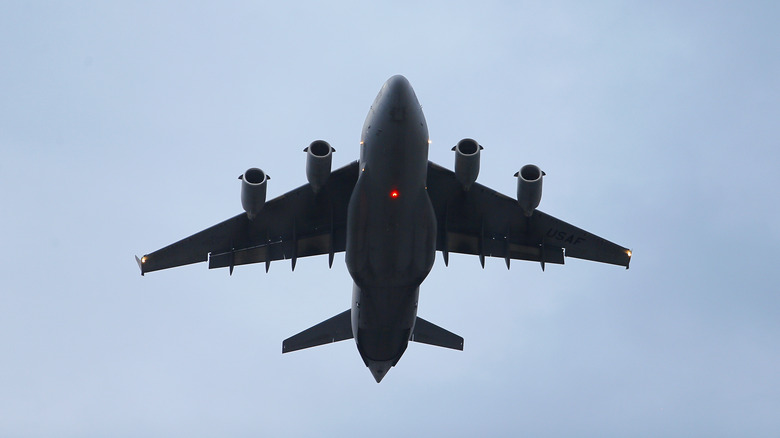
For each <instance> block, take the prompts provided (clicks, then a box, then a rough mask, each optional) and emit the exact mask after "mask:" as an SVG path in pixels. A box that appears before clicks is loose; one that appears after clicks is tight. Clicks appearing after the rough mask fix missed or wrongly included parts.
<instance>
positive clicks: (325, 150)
mask: <svg viewBox="0 0 780 438" xmlns="http://www.w3.org/2000/svg"><path fill="white" fill-rule="evenodd" d="M303 151H304V152H306V179H307V180H309V184H310V185H311V188H312V190H314V193H318V192H319V191H320V189H321V188H322V187H323V186H324V185H325V183H326V182H328V177H329V176H330V168H331V165H332V163H333V152H336V149H334V148H333V147H331V145H330V144H329V143H328V142H327V141H324V140H315V141H313V142H312V143H311V144H310V145H309V147H307V148H306V149H304V150H303Z"/></svg>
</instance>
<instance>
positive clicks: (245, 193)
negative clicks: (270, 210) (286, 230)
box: [238, 167, 271, 220]
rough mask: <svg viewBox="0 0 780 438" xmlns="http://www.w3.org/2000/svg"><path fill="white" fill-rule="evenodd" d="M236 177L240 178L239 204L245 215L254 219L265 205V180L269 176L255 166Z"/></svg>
mask: <svg viewBox="0 0 780 438" xmlns="http://www.w3.org/2000/svg"><path fill="white" fill-rule="evenodd" d="M238 179H240V180H241V206H242V207H244V211H245V212H246V215H247V217H249V219H250V220H251V219H254V218H255V217H256V216H257V214H258V213H260V210H262V209H263V206H264V205H265V192H266V189H268V184H267V181H268V180H269V179H271V177H270V176H268V175H266V174H265V172H263V171H262V170H260V169H258V168H257V167H253V168H251V169H249V170H247V171H246V172H244V174H243V175H241V176H239V177H238Z"/></svg>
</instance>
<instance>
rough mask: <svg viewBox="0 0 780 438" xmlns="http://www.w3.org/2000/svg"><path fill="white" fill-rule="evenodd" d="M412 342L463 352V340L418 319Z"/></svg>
mask: <svg viewBox="0 0 780 438" xmlns="http://www.w3.org/2000/svg"><path fill="white" fill-rule="evenodd" d="M409 340H410V341H414V342H420V343H423V344H429V345H435V346H437V347H444V348H452V349H453V350H461V351H463V338H462V337H460V336H458V335H456V334H455V333H452V332H450V331H447V330H444V329H443V328H441V327H439V326H438V325H435V324H431V323H430V322H428V321H426V320H424V319H422V318H420V317H419V316H418V317H417V320H416V321H415V323H414V330H413V331H412V336H411V338H409Z"/></svg>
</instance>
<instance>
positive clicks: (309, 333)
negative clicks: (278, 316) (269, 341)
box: [282, 309, 352, 353]
mask: <svg viewBox="0 0 780 438" xmlns="http://www.w3.org/2000/svg"><path fill="white" fill-rule="evenodd" d="M345 339H352V316H351V310H349V309H347V310H345V311H343V312H341V313H339V314H338V315H336V316H334V317H333V318H330V319H328V320H325V321H322V322H321V323H319V324H317V325H315V326H314V327H311V328H308V329H306V330H304V331H302V332H300V333H298V334H297V335H295V336H291V337H289V338H287V339H285V340H284V342H282V353H289V352H291V351H296V350H302V349H304V348H309V347H316V346H317V345H322V344H330V343H332V342H338V341H343V340H345Z"/></svg>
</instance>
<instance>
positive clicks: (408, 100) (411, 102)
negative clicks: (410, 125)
mask: <svg viewBox="0 0 780 438" xmlns="http://www.w3.org/2000/svg"><path fill="white" fill-rule="evenodd" d="M382 100H384V101H385V102H387V103H388V104H389V105H388V106H389V110H390V113H391V115H392V117H393V119H394V120H398V121H401V120H404V119H405V118H406V115H407V113H409V112H411V111H415V110H416V109H418V108H419V106H420V104H419V103H418V102H417V96H416V95H415V94H414V90H413V89H412V85H411V84H410V83H409V81H408V80H407V79H406V78H405V77H403V76H401V75H395V76H393V77H391V78H390V79H388V80H387V82H385V86H384V91H383V93H382Z"/></svg>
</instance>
